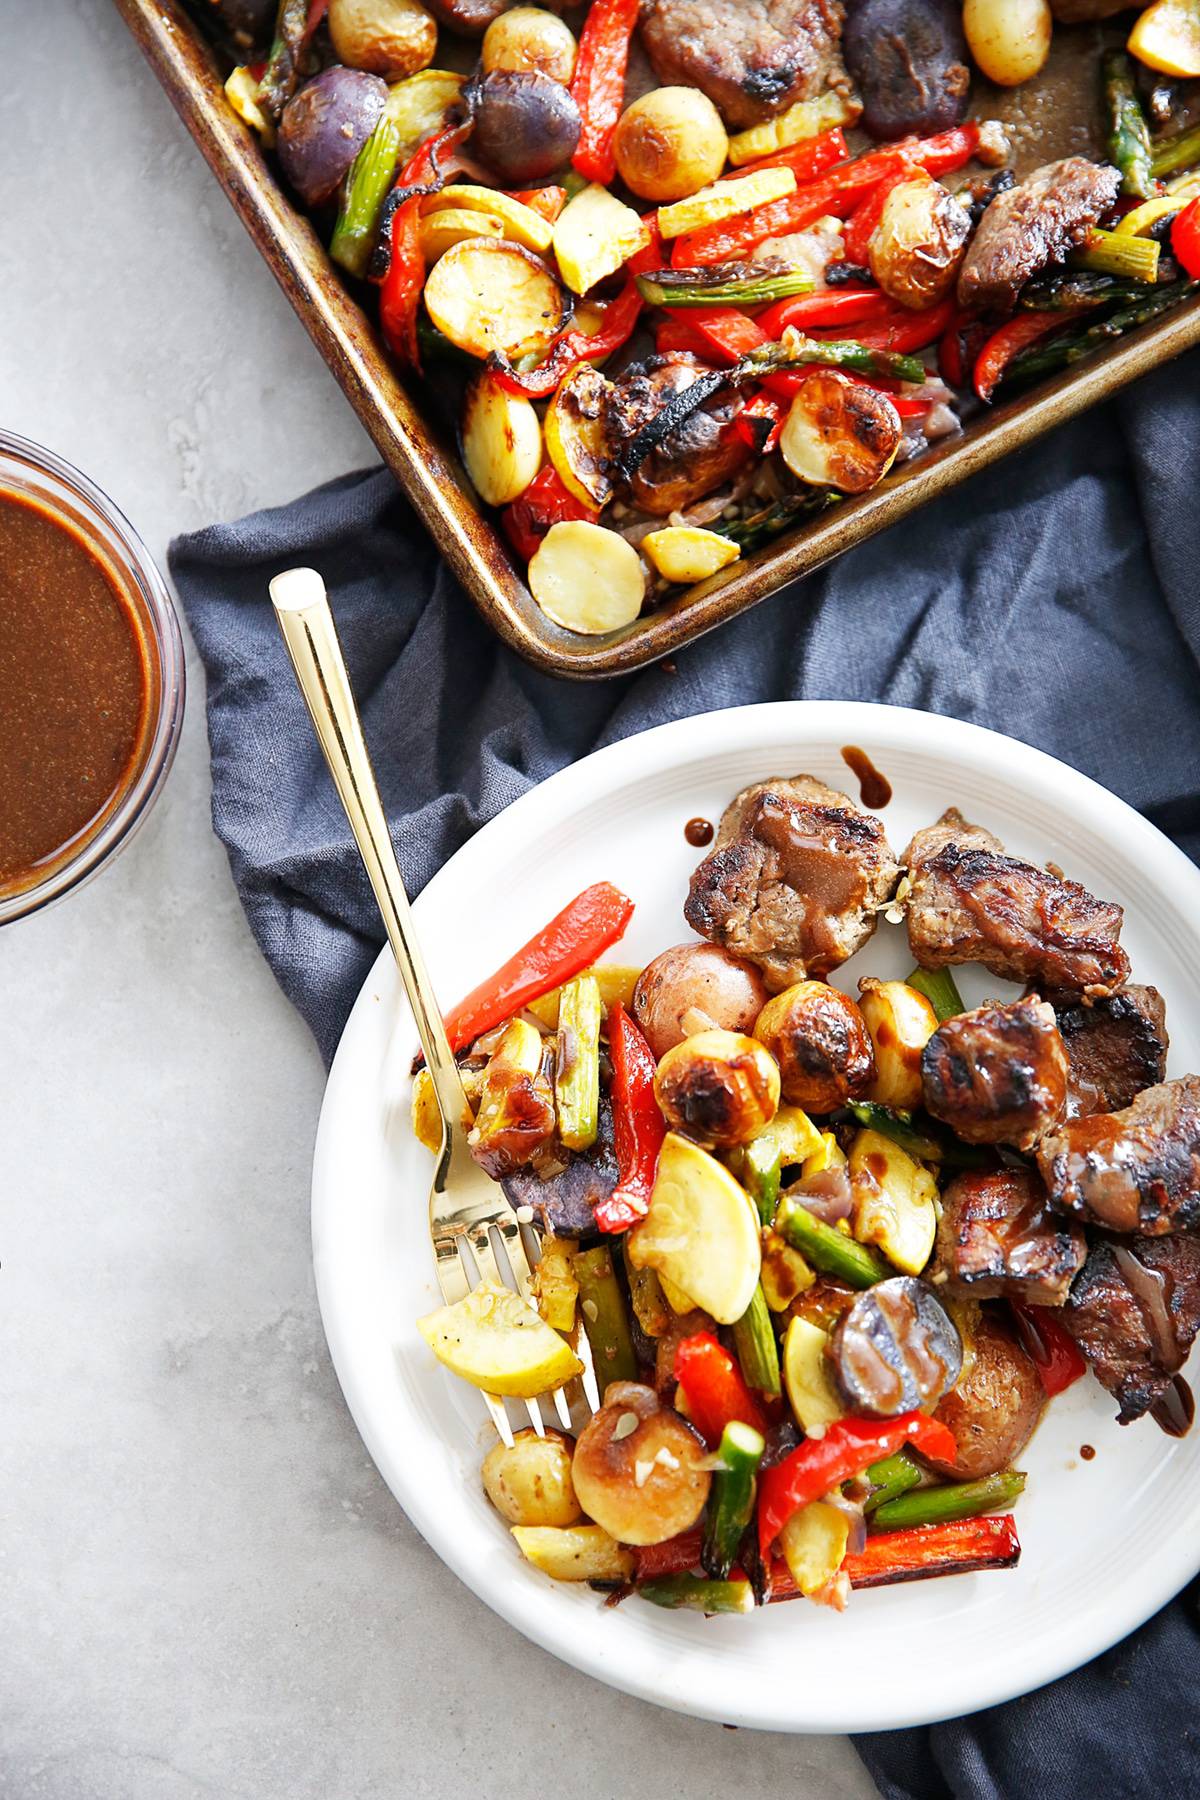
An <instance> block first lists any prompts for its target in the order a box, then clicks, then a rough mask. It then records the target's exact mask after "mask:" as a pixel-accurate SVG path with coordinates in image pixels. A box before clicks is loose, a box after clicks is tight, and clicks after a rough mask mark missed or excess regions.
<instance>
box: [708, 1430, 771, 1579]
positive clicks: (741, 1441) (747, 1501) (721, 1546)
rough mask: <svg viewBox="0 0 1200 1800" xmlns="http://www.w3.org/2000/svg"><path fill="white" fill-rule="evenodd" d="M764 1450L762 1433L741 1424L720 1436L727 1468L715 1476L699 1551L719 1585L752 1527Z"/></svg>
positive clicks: (720, 1452) (722, 1459)
mask: <svg viewBox="0 0 1200 1800" xmlns="http://www.w3.org/2000/svg"><path fill="white" fill-rule="evenodd" d="M765 1449H766V1444H765V1443H764V1441H763V1436H762V1433H761V1432H759V1431H755V1430H754V1428H753V1426H751V1425H743V1424H742V1423H741V1422H740V1421H739V1420H736V1419H735V1420H732V1421H731V1422H730V1423H729V1424H728V1425H727V1426H726V1427H725V1429H724V1431H723V1432H722V1433H721V1444H720V1448H719V1450H718V1452H717V1454H718V1455H719V1456H720V1458H721V1461H722V1462H723V1463H724V1465H725V1466H724V1468H723V1469H718V1470H717V1471H716V1472H715V1474H714V1475H713V1483H712V1491H711V1493H710V1494H709V1497H708V1520H707V1523H706V1525H705V1528H704V1542H703V1545H702V1547H701V1551H700V1562H701V1565H702V1566H703V1568H704V1569H705V1570H706V1571H707V1572H708V1574H709V1575H711V1576H712V1577H713V1579H714V1580H716V1581H725V1580H726V1579H727V1578H728V1575H729V1571H730V1569H732V1567H733V1565H734V1560H735V1558H736V1557H737V1552H738V1545H739V1544H740V1543H741V1541H742V1535H743V1533H744V1532H745V1529H746V1527H747V1525H749V1523H750V1519H751V1516H752V1514H753V1512H754V1491H755V1477H756V1476H757V1474H758V1465H759V1463H760V1462H761V1461H762V1459H763V1452H764V1450H765Z"/></svg>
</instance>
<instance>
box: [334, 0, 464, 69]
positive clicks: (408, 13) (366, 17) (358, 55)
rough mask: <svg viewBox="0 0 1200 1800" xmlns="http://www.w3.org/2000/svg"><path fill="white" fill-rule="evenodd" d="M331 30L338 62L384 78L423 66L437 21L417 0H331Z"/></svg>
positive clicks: (427, 61) (430, 50) (432, 47)
mask: <svg viewBox="0 0 1200 1800" xmlns="http://www.w3.org/2000/svg"><path fill="white" fill-rule="evenodd" d="M328 19H329V35H330V37H331V39H332V40H333V48H334V51H335V53H336V55H337V59H338V61H339V62H343V63H345V64H346V65H347V67H348V68H351V69H367V70H369V71H370V73H371V74H372V75H383V76H384V77H386V79H387V80H388V81H399V80H400V79H401V77H402V76H404V75H415V74H416V73H417V71H418V69H427V68H428V67H429V65H430V63H431V62H432V61H433V53H434V51H435V50H436V49H437V25H436V23H435V22H434V20H433V18H432V17H431V16H430V14H429V13H427V12H426V11H425V8H424V7H423V6H422V5H421V3H420V0H329V13H328Z"/></svg>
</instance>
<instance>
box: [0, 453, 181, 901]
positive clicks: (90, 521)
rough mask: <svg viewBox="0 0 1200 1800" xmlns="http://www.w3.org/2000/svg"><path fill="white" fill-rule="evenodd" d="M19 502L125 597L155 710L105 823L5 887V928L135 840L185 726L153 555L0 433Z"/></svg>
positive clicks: (51, 462)
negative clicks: (48, 521) (58, 524)
mask: <svg viewBox="0 0 1200 1800" xmlns="http://www.w3.org/2000/svg"><path fill="white" fill-rule="evenodd" d="M5 491H7V492H9V493H13V492H15V493H17V494H20V495H22V496H25V497H26V498H28V499H30V500H34V501H36V502H37V504H38V505H39V506H40V507H41V508H43V509H44V510H45V511H46V512H48V513H49V514H50V515H51V517H52V518H55V519H59V520H61V521H63V523H64V524H66V525H68V526H69V527H70V528H71V529H72V530H73V531H74V533H75V534H77V535H78V536H79V537H81V538H82V539H83V540H84V542H85V543H86V544H87V546H88V548H89V549H90V550H91V551H92V553H93V554H94V555H95V556H96V557H97V558H98V560H99V561H100V562H101V563H102V564H104V565H105V566H106V567H107V568H108V570H109V572H110V574H111V575H112V577H113V578H114V579H115V581H116V583H117V585H118V586H119V588H120V590H121V595H122V599H123V600H124V601H125V603H126V604H127V606H128V608H129V612H130V615H131V618H132V621H133V625H134V629H135V631H136V633H137V635H138V637H139V639H140V648H141V651H142V654H143V657H144V662H145V668H146V677H147V705H146V709H145V718H144V722H143V726H142V730H141V733H140V736H139V741H138V745H137V748H136V750H135V753H134V756H133V758H132V760H131V763H130V767H129V771H128V773H127V775H126V776H125V778H124V780H123V781H122V783H121V785H120V786H119V787H118V788H117V790H116V792H115V793H114V794H113V795H112V796H111V798H110V799H109V801H108V802H107V803H106V805H105V806H104V807H103V808H102V809H101V811H100V812H99V813H98V815H97V816H96V818H95V819H93V820H92V821H91V823H90V824H89V825H88V826H87V827H86V828H85V830H84V831H83V832H81V833H80V834H79V836H78V837H77V838H76V839H75V840H74V841H73V842H72V843H71V844H68V845H65V846H63V847H61V848H60V849H59V850H57V851H56V852H55V853H54V854H53V855H52V856H50V857H47V858H46V860H45V861H44V862H43V863H42V864H41V865H40V866H39V868H38V869H37V870H36V871H34V872H33V873H32V875H31V876H30V877H29V878H28V879H23V880H20V881H17V882H13V883H10V884H9V885H8V886H0V925H4V924H7V923H9V922H10V921H11V920H13V919H20V918H24V917H26V916H27V915H28V914H29V913H32V912H37V911H39V910H40V909H41V908H42V907H45V906H50V905H53V903H54V902H55V901H56V900H61V899H62V898H63V897H64V896H65V895H66V894H70V893H74V892H75V890H76V889H77V888H80V887H82V886H83V884H84V882H85V881H90V880H91V878H92V876H93V875H97V874H99V872H100V870H101V869H102V868H104V867H105V865H106V864H107V863H109V862H111V861H112V859H113V857H114V856H116V854H117V852H118V851H119V850H123V849H124V847H125V845H126V844H127V843H128V842H129V840H130V839H131V838H132V837H133V835H134V833H135V832H136V831H137V829H138V827H139V826H140V825H141V823H142V821H143V819H145V817H146V815H147V813H148V812H149V811H150V808H151V807H152V806H153V805H154V802H155V800H156V799H157V798H158V795H159V793H160V792H161V790H162V786H163V783H164V782H165V781H166V778H167V774H168V772H169V770H170V767H171V764H172V762H173V761H174V758H175V750H176V746H177V745H178V742H179V731H180V727H181V725H182V723H183V705H184V687H185V676H184V661H183V638H182V636H181V634H180V630H179V620H178V618H177V617H176V614H175V607H174V604H173V602H172V600H171V596H170V594H169V593H168V591H167V585H166V582H165V581H164V580H163V578H162V576H161V575H160V573H159V571H158V569H157V567H156V566H155V563H154V560H153V558H152V557H151V555H150V553H149V551H148V550H147V549H146V546H145V545H144V544H143V543H142V540H141V539H140V538H139V537H138V535H137V533H136V531H134V529H133V527H132V525H131V524H130V523H129V521H128V519H126V517H125V516H124V514H123V513H122V512H120V511H119V510H118V508H117V507H115V506H114V505H113V503H112V501H111V500H110V499H109V498H108V496H107V495H106V494H103V493H102V492H101V491H100V489H99V488H98V487H97V486H96V485H95V483H94V482H91V481H89V480H88V478H87V476H86V475H82V474H80V472H79V470H78V469H75V468H72V467H71V464H70V463H67V462H64V461H63V460H62V458H61V457H58V456H55V455H54V453H53V452H52V451H50V450H43V449H42V447H41V446H40V445H39V444H33V443H30V442H29V441H28V440H27V439H25V438H21V437H17V436H16V435H15V434H14V433H12V432H6V431H0V492H5Z"/></svg>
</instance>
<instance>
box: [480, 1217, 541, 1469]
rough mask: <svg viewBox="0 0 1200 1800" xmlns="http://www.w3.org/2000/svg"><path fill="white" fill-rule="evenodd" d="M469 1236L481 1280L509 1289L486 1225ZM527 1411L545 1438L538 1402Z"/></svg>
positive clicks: (527, 1403) (482, 1224)
mask: <svg viewBox="0 0 1200 1800" xmlns="http://www.w3.org/2000/svg"><path fill="white" fill-rule="evenodd" d="M467 1236H468V1238H469V1240H470V1244H471V1249H472V1251H473V1252H474V1255H475V1261H476V1263H477V1265H478V1268H479V1279H480V1280H481V1281H493V1282H495V1284H496V1286H497V1287H507V1286H508V1283H507V1282H506V1281H505V1279H504V1277H503V1275H502V1274H501V1273H500V1264H499V1263H498V1262H497V1261H496V1252H495V1251H494V1250H493V1248H492V1240H491V1238H490V1236H489V1235H488V1228H487V1225H486V1223H485V1222H484V1221H482V1220H480V1221H478V1222H477V1223H476V1224H474V1225H472V1226H471V1227H470V1228H469V1230H468V1233H467ZM523 1255H524V1253H523V1252H522V1257H523ZM525 1410H526V1412H527V1413H528V1414H529V1423H530V1424H531V1425H532V1426H533V1429H534V1430H535V1431H536V1432H537V1434H538V1436H539V1437H545V1435H546V1427H545V1425H544V1424H543V1423H542V1412H541V1408H540V1407H539V1405H538V1403H537V1401H536V1400H527V1401H526V1402H525Z"/></svg>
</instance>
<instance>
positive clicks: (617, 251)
mask: <svg viewBox="0 0 1200 1800" xmlns="http://www.w3.org/2000/svg"><path fill="white" fill-rule="evenodd" d="M649 242H650V228H649V226H648V225H647V224H646V222H645V220H644V219H641V218H639V216H638V214H637V213H635V212H634V210H633V208H632V206H626V205H625V204H624V202H623V201H620V200H617V199H615V198H614V197H613V195H612V194H610V193H609V191H608V189H607V188H603V187H601V186H600V185H599V184H598V183H597V182H594V181H593V182H592V183H591V185H590V186H589V187H585V188H584V189H583V191H582V192H581V193H578V194H576V196H575V198H574V199H573V200H568V201H567V204H566V205H565V206H564V207H563V209H562V211H561V212H560V213H559V215H558V218H557V219H556V220H555V222H554V254H555V256H556V257H557V259H558V268H559V273H560V274H561V276H562V278H563V280H564V281H565V282H566V284H567V286H568V287H569V288H570V290H571V292H572V293H573V294H586V293H587V291H588V289H589V288H594V287H595V285H596V283H597V282H598V281H603V280H604V277H605V276H606V275H615V274H616V272H617V270H618V269H619V268H621V267H622V265H623V264H624V263H625V262H627V261H628V259H629V258H630V257H631V256H633V255H634V254H635V252H636V251H638V250H644V249H645V247H646V245H647V244H648V243H649Z"/></svg>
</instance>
